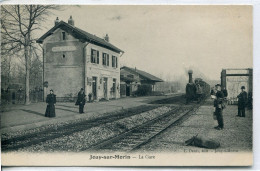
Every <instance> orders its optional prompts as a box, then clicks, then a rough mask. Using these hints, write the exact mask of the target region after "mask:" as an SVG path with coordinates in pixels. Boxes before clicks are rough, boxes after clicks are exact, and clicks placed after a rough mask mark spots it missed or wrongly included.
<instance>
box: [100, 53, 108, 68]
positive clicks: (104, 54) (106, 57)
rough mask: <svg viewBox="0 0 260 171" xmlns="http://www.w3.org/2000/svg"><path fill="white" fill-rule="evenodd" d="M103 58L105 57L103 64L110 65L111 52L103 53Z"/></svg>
mask: <svg viewBox="0 0 260 171" xmlns="http://www.w3.org/2000/svg"><path fill="white" fill-rule="evenodd" d="M102 59H103V62H102V64H103V65H106V66H109V54H107V53H103V56H102Z"/></svg>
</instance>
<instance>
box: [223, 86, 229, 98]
mask: <svg viewBox="0 0 260 171" xmlns="http://www.w3.org/2000/svg"><path fill="white" fill-rule="evenodd" d="M222 91H223V94H224V97H225V98H227V96H228V92H227V90H226V87H223V90H222Z"/></svg>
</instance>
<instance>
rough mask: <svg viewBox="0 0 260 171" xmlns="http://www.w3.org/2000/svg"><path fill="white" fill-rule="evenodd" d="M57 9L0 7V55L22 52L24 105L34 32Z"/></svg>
mask: <svg viewBox="0 0 260 171" xmlns="http://www.w3.org/2000/svg"><path fill="white" fill-rule="evenodd" d="M54 9H57V6H54V5H2V6H1V37H2V42H1V55H12V54H17V53H19V52H20V51H22V52H23V60H24V63H25V73H26V74H25V104H29V102H30V100H29V89H30V84H29V82H30V81H29V80H30V66H31V56H32V51H33V48H34V44H35V43H34V42H35V41H36V39H35V38H34V37H33V33H34V31H35V30H37V29H40V27H41V23H43V21H44V19H45V18H46V17H47V16H48V15H49V14H50V13H51V10H54Z"/></svg>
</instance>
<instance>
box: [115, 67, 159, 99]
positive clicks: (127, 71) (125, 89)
mask: <svg viewBox="0 0 260 171" xmlns="http://www.w3.org/2000/svg"><path fill="white" fill-rule="evenodd" d="M157 82H163V80H162V79H160V78H158V77H156V76H154V75H152V74H149V73H147V72H145V71H142V70H139V69H136V68H131V67H127V66H123V67H121V69H120V84H121V85H120V86H121V87H120V95H121V97H126V96H131V95H132V93H133V92H135V91H136V90H137V89H138V86H139V85H149V86H151V87H152V91H154V90H155V88H154V86H155V84H156V83H157Z"/></svg>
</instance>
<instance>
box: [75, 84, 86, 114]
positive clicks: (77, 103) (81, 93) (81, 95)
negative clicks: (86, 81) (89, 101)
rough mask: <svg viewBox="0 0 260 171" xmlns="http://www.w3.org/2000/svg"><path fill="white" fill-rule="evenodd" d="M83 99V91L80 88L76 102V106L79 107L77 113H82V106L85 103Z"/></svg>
mask: <svg viewBox="0 0 260 171" xmlns="http://www.w3.org/2000/svg"><path fill="white" fill-rule="evenodd" d="M85 97H86V95H85V93H84V89H83V88H81V89H80V92H79V93H78V99H77V102H76V105H79V113H84V105H85V103H86V100H85Z"/></svg>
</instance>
